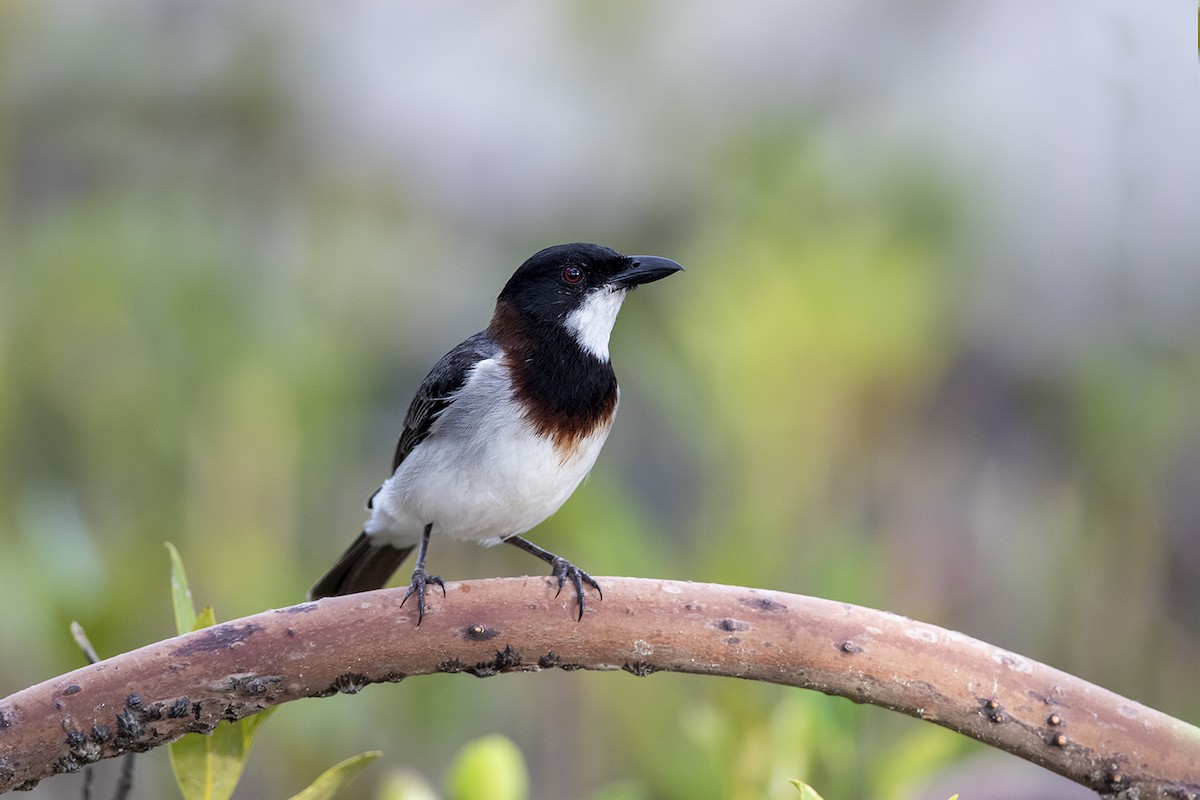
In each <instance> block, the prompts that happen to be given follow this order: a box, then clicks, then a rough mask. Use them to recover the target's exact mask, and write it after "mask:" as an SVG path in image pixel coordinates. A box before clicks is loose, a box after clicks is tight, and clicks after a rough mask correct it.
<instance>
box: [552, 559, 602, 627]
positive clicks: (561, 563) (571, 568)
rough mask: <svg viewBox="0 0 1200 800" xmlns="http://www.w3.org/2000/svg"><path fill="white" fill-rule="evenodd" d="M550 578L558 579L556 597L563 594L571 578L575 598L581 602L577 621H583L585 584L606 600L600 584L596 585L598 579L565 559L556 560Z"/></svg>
mask: <svg viewBox="0 0 1200 800" xmlns="http://www.w3.org/2000/svg"><path fill="white" fill-rule="evenodd" d="M550 576H551V577H554V578H558V591H557V592H555V593H554V596H555V597H558V596H559V595H560V594H562V590H563V586H564V585H565V584H566V582H567V579H568V578H570V580H571V584H572V585H573V586H574V587H575V597H576V599H577V600H578V601H579V616H578V617H577V618H576V619H580V620H581V619H583V585H584V584H585V583H586V584H587V585H588V586H590V587H592V588H593V589H595V590H596V594H598V595H600V599H601V600H603V599H604V592H602V591H601V590H600V584H598V583H596V579H595V578H593V577H592V576H591V575H588V574H587V573H586V572H584V571H583V570H581V569H580V568H579V567H577V566H575V565H574V564H572V563H571V562H570V561H567V560H566V559H565V558H555V559H554V562H553V569H552V570H551V572H550Z"/></svg>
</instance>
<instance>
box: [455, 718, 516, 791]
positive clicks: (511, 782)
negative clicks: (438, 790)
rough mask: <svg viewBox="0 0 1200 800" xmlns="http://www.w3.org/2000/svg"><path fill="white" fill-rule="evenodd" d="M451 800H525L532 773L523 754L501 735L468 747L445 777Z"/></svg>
mask: <svg viewBox="0 0 1200 800" xmlns="http://www.w3.org/2000/svg"><path fill="white" fill-rule="evenodd" d="M446 788H447V790H448V791H449V793H450V799H451V800H525V798H526V797H527V796H528V793H529V773H528V771H527V770H526V768H525V759H524V758H523V757H522V756H521V750H520V748H518V747H517V746H516V744H514V743H513V740H512V739H509V738H508V737H507V736H501V735H499V734H492V735H491V736H484V737H483V738H481V739H476V740H475V741H473V742H468V743H467V744H465V745H464V746H463V748H462V750H460V751H459V752H458V756H457V757H456V758H455V759H454V763H453V764H451V765H450V770H449V772H448V773H447V775H446Z"/></svg>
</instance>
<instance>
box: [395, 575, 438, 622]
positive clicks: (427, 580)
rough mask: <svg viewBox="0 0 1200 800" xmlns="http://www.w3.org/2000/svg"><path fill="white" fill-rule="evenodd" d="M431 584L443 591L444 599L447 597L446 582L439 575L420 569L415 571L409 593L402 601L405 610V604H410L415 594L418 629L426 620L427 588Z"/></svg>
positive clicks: (406, 593) (405, 594)
mask: <svg viewBox="0 0 1200 800" xmlns="http://www.w3.org/2000/svg"><path fill="white" fill-rule="evenodd" d="M431 583H432V584H434V585H435V586H437V587H438V588H440V589H441V590H442V597H445V596H446V583H445V581H443V580H442V579H441V578H440V577H439V576H437V575H429V574H428V573H426V572H425V570H423V569H421V568H419V567H418V568H417V569H415V570H413V575H412V583H410V584H409V585H408V591H407V592H405V593H404V599H403V600H401V601H400V607H401V608H404V604H405V603H407V602H408V598H410V597H412V596H413V595H414V594H415V595H416V596H417V626H418V627H419V626H420V625H421V620H422V619H424V618H425V587H427V586H428V585H429V584H431Z"/></svg>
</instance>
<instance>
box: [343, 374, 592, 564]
mask: <svg viewBox="0 0 1200 800" xmlns="http://www.w3.org/2000/svg"><path fill="white" fill-rule="evenodd" d="M509 396H510V389H509V387H508V384H507V379H506V377H505V376H504V373H503V371H502V370H501V369H500V368H499V365H498V364H496V363H495V362H492V361H485V362H482V363H481V364H480V365H478V366H477V367H476V369H475V372H474V374H473V375H472V377H471V379H470V380H469V381H468V382H467V385H466V386H464V387H463V389H462V390H461V391H460V393H459V395H458V399H457V400H455V402H454V403H453V404H451V406H450V407H449V408H447V409H446V411H445V412H443V414H442V416H441V417H440V418H439V419H438V420H437V421H436V422H435V423H434V426H433V428H432V429H431V432H430V435H429V438H428V439H426V440H425V441H424V442H422V443H421V444H420V445H418V446H417V447H416V448H415V449H414V450H413V452H412V453H410V454H409V456H408V457H407V458H406V459H405V460H404V462H403V463H402V464H401V465H400V467H399V468H398V469H397V470H396V472H395V474H393V475H392V477H390V478H388V480H387V481H386V482H384V484H383V486H382V488H381V489H380V491H379V494H377V495H376V496H375V501H374V506H373V508H372V512H371V517H370V519H369V520H368V521H367V524H366V526H365V527H364V530H365V531H366V532H367V533H368V534H371V535H373V536H380V537H382V538H384V539H386V540H388V541H392V542H395V543H396V544H400V545H404V544H415V543H417V542H418V541H420V538H421V534H422V532H423V531H424V529H425V526H426V525H427V524H430V523H432V524H433V532H434V533H435V534H438V535H446V536H453V537H455V538H459V539H469V540H473V541H478V542H481V543H483V544H489V545H491V544H496V543H498V542H500V541H501V540H503V539H506V538H508V537H510V536H515V535H517V534H521V533H524V532H525V531H527V530H529V529H530V528H532V527H534V526H535V525H537V524H538V523H540V522H542V521H543V520H545V519H546V518H547V517H549V516H550V515H551V514H553V513H554V512H555V511H557V510H558V509H559V507H561V506H562V504H563V503H565V502H566V500H567V498H568V497H570V496H571V494H572V492H574V491H575V489H576V487H577V486H579V484H580V482H581V481H582V480H583V479H584V478H585V477H586V476H587V474H588V472H589V471H590V470H591V468H592V465H593V464H595V463H596V457H597V456H598V455H599V454H600V448H601V447H602V446H603V445H604V441H605V439H607V438H608V431H609V426H607V425H605V426H601V427H600V428H598V429H597V431H596V432H595V433H593V434H592V435H591V436H589V437H588V438H587V439H585V440H584V441H583V442H581V443H580V446H579V447H578V448H576V449H574V450H573V451H572V452H571V453H570V455H569V456H568V457H567V458H566V459H565V460H564V456H563V453H562V452H561V451H559V450H556V449H555V447H554V445H553V443H552V441H551V440H550V439H548V438H545V437H542V436H539V435H537V434H536V433H535V432H534V429H533V427H532V426H531V425H530V424H529V423H528V422H527V421H526V420H525V419H524V418H522V417H521V416H520V413H519V410H518V409H517V407H516V406H515V405H513V404H511V403H497V402H495V398H507V397H509Z"/></svg>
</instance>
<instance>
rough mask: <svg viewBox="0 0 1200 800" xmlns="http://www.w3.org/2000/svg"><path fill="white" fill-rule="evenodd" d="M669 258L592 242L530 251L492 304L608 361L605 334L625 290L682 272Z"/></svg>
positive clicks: (607, 332) (610, 327)
mask: <svg viewBox="0 0 1200 800" xmlns="http://www.w3.org/2000/svg"><path fill="white" fill-rule="evenodd" d="M682 269H683V267H681V266H680V265H679V264H676V263H675V262H674V261H672V260H670V259H669V258H660V257H658V256H625V255H621V254H620V253H618V252H617V251H616V250H612V249H610V248H608V247H601V246H600V245H598V244H584V243H576V244H561V245H555V246H554V247H547V248H546V249H545V250H541V251H539V252H537V253H535V254H534V255H533V256H531V257H530V258H529V260H528V261H526V262H525V263H524V264H522V265H521V266H520V267H519V268H518V269H517V271H516V272H514V273H513V276H512V277H511V278H509V280H508V283H507V284H506V285H505V286H504V289H503V291H501V292H500V297H499V298H498V300H497V302H498V303H499V304H502V305H505V304H506V305H507V306H509V307H510V308H511V309H513V310H515V311H517V312H519V314H520V315H521V316H522V317H524V318H526V319H532V320H536V321H538V322H539V323H542V324H546V323H549V324H555V325H560V326H562V327H563V328H565V329H566V330H567V331H568V332H570V333H571V334H572V335H573V336H574V337H575V339H576V341H578V342H579V344H580V345H581V346H582V347H583V348H584V349H585V350H588V351H589V352H591V353H592V354H594V355H595V356H597V357H598V358H601V359H602V360H607V359H608V337H609V334H610V333H611V332H612V327H613V323H614V322H616V319H617V312H618V311H620V309H621V302H622V301H623V300H624V299H625V295H626V293H627V292H628V291H629V290H630V289H633V288H635V287H637V286H640V285H641V284H643V283H650V282H652V281H656V280H659V279H661V278H665V277H667V276H668V275H671V274H672V273H675V272H679V271H680V270H682Z"/></svg>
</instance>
